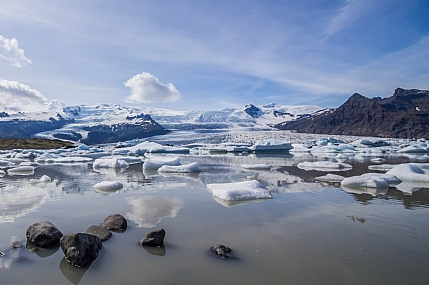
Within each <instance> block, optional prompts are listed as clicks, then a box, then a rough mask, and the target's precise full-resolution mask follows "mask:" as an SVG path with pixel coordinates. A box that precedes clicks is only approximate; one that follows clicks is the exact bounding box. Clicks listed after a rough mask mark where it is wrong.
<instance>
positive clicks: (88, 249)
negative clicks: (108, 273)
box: [60, 233, 102, 267]
mask: <svg viewBox="0 0 429 285" xmlns="http://www.w3.org/2000/svg"><path fill="white" fill-rule="evenodd" d="M60 245H61V249H62V250H63V252H64V255H65V258H66V260H67V261H68V262H70V264H71V265H73V266H77V267H82V266H84V265H85V264H86V263H87V262H88V261H90V260H93V259H95V258H97V256H98V252H99V251H100V249H101V247H102V244H101V240H100V239H99V238H98V237H97V236H93V235H90V234H86V233H76V234H67V235H65V236H63V237H62V238H61V239H60Z"/></svg>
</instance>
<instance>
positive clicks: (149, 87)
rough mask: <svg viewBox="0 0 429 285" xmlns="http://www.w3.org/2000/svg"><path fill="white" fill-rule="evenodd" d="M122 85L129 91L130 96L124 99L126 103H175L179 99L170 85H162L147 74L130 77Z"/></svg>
mask: <svg viewBox="0 0 429 285" xmlns="http://www.w3.org/2000/svg"><path fill="white" fill-rule="evenodd" d="M124 85H125V86H126V87H129V88H130V89H131V95H130V96H128V97H127V98H125V101H126V102H140V103H155V102H175V101H177V100H179V99H180V97H181V95H180V93H179V91H177V89H176V87H174V85H173V84H172V83H167V84H165V83H162V82H161V81H159V79H158V78H156V77H155V76H153V75H152V74H150V73H147V72H143V73H141V74H137V75H135V76H133V77H131V78H130V79H128V81H127V82H125V83H124Z"/></svg>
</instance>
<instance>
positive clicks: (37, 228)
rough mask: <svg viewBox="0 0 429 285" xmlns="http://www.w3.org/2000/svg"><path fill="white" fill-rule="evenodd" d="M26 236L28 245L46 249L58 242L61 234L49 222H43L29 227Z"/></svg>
mask: <svg viewBox="0 0 429 285" xmlns="http://www.w3.org/2000/svg"><path fill="white" fill-rule="evenodd" d="M26 236H27V239H28V241H29V242H30V243H32V244H34V245H36V246H39V247H47V246H50V245H52V244H54V243H56V242H58V241H59V240H60V238H61V237H62V236H63V234H62V233H61V231H60V230H59V229H58V228H57V227H56V226H54V225H53V224H52V223H51V222H48V221H43V222H40V223H34V224H32V225H31V226H29V227H28V229H27V232H26Z"/></svg>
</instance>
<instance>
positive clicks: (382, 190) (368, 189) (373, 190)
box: [341, 185, 389, 197]
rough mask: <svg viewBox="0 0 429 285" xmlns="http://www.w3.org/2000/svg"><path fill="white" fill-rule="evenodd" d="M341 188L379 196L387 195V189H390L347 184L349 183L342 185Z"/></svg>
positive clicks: (348, 191)
mask: <svg viewBox="0 0 429 285" xmlns="http://www.w3.org/2000/svg"><path fill="white" fill-rule="evenodd" d="M341 188H343V190H344V191H346V192H347V193H351V194H369V195H371V196H373V197H377V196H380V195H386V194H387V191H388V190H389V187H378V188H376V187H364V186H360V187H356V186H347V185H341Z"/></svg>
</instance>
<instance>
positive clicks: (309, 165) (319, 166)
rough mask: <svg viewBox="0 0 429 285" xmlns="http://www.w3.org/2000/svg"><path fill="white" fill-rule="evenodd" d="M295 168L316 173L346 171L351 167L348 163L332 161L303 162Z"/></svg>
mask: <svg viewBox="0 0 429 285" xmlns="http://www.w3.org/2000/svg"><path fill="white" fill-rule="evenodd" d="M297 167H298V168H300V169H304V170H317V171H346V170H350V169H352V168H353V167H352V166H351V165H350V164H348V163H342V162H333V161H315V162H310V161H304V162H301V163H298V164H297Z"/></svg>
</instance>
